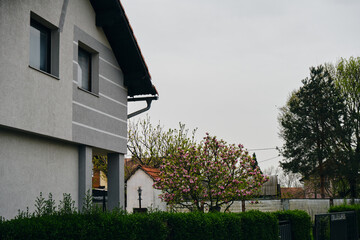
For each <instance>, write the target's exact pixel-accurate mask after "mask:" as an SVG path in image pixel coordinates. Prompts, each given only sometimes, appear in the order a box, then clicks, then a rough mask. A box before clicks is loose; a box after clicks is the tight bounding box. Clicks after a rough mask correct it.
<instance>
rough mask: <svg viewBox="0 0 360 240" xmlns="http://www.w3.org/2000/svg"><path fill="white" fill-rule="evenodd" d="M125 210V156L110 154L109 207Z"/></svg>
mask: <svg viewBox="0 0 360 240" xmlns="http://www.w3.org/2000/svg"><path fill="white" fill-rule="evenodd" d="M116 207H120V208H123V209H125V182H124V155H123V154H120V153H109V154H108V207H107V209H109V210H112V209H114V208H116Z"/></svg>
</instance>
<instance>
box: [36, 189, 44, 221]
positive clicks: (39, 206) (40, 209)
mask: <svg viewBox="0 0 360 240" xmlns="http://www.w3.org/2000/svg"><path fill="white" fill-rule="evenodd" d="M45 205H46V203H45V198H44V197H43V195H42V192H40V196H39V197H37V198H36V200H35V215H36V216H38V217H40V216H42V215H44V213H45V208H46V206H45Z"/></svg>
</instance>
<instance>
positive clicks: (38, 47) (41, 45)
mask: <svg viewBox="0 0 360 240" xmlns="http://www.w3.org/2000/svg"><path fill="white" fill-rule="evenodd" d="M29 57H30V59H29V62H30V63H29V65H30V67H32V68H35V69H37V70H40V71H42V72H46V73H48V74H51V75H53V76H56V77H58V76H59V31H58V29H57V28H56V27H55V26H54V25H52V24H51V23H49V22H47V21H46V20H44V19H43V18H41V17H39V16H38V15H36V14H35V13H31V15H30V52H29Z"/></svg>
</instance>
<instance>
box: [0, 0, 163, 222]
mask: <svg viewBox="0 0 360 240" xmlns="http://www.w3.org/2000/svg"><path fill="white" fill-rule="evenodd" d="M0 31H1V38H0V182H1V185H0V193H1V194H0V216H3V217H5V218H12V217H14V216H15V215H16V214H17V210H18V209H26V207H27V206H28V207H29V208H30V211H32V210H33V207H34V201H35V199H36V197H37V196H39V193H40V192H42V193H43V195H44V196H47V194H48V193H50V192H51V193H52V194H53V197H54V199H55V200H56V201H57V202H58V200H59V199H61V198H62V194H63V193H70V194H71V196H72V198H73V199H74V200H75V201H76V206H77V207H78V208H79V209H81V207H82V200H83V198H84V195H85V193H86V191H87V190H88V189H91V184H92V181H91V175H92V162H91V159H92V157H93V156H94V155H107V156H108V161H109V169H108V171H109V172H108V208H110V209H111V208H114V207H117V206H119V204H120V206H123V205H124V154H125V153H126V145H127V118H128V115H127V103H128V101H129V99H131V101H133V100H134V99H135V98H136V96H137V95H143V94H148V95H156V94H157V92H156V89H155V88H154V86H153V85H152V83H151V77H150V74H149V72H148V69H147V66H146V64H145V61H144V59H143V57H142V55H141V51H140V49H139V46H138V45H137V42H136V39H135V37H134V34H133V31H132V29H131V27H130V24H129V22H128V19H127V17H126V15H125V12H124V9H123V7H122V6H121V3H120V1H119V0H91V1H88V0H76V1H68V0H62V1H59V0H46V1H45V0H33V1H20V0H1V1H0ZM134 97H135V98H134Z"/></svg>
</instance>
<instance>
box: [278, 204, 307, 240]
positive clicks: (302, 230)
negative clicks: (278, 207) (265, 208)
mask: <svg viewBox="0 0 360 240" xmlns="http://www.w3.org/2000/svg"><path fill="white" fill-rule="evenodd" d="M274 214H275V216H277V218H278V219H279V221H284V220H289V221H290V223H291V234H292V237H293V238H292V239H293V240H310V239H311V237H310V233H311V218H310V216H309V214H307V213H306V212H305V211H301V210H288V211H278V212H274Z"/></svg>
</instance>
